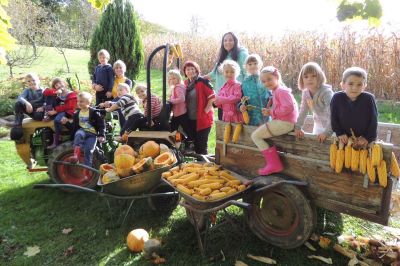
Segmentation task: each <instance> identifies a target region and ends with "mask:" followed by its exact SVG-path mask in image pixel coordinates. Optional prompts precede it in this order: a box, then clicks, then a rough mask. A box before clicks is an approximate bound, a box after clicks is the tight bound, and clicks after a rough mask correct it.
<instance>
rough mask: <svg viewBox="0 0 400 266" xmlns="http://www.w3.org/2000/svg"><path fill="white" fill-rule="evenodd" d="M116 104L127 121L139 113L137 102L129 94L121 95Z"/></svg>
mask: <svg viewBox="0 0 400 266" xmlns="http://www.w3.org/2000/svg"><path fill="white" fill-rule="evenodd" d="M116 104H117V105H118V106H119V107H121V111H122V114H123V115H124V117H125V119H128V118H129V117H130V116H131V115H134V114H138V113H141V111H140V109H139V103H138V101H137V100H136V98H135V97H134V96H132V95H130V94H125V95H123V96H122V97H121V98H119V100H118V102H117V103H116Z"/></svg>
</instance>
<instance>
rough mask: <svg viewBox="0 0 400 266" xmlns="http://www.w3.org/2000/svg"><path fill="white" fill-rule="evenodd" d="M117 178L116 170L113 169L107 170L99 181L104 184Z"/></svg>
mask: <svg viewBox="0 0 400 266" xmlns="http://www.w3.org/2000/svg"><path fill="white" fill-rule="evenodd" d="M117 180H119V177H118V174H117V172H115V171H114V170H110V171H107V173H105V174H104V175H103V177H102V178H101V182H102V183H103V184H104V185H105V184H108V183H111V182H114V181H117Z"/></svg>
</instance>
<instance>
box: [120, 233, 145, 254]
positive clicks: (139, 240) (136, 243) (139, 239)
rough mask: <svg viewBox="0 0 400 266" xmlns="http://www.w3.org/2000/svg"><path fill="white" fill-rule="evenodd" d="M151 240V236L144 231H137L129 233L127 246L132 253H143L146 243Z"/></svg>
mask: <svg viewBox="0 0 400 266" xmlns="http://www.w3.org/2000/svg"><path fill="white" fill-rule="evenodd" d="M147 240H149V234H148V233H147V231H146V230H144V229H135V230H132V231H130V232H129V234H128V236H127V237H126V245H127V246H128V249H129V250H130V251H132V252H141V251H143V248H144V243H145V242H146V241H147Z"/></svg>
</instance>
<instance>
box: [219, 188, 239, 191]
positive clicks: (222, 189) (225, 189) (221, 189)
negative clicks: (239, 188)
mask: <svg viewBox="0 0 400 266" xmlns="http://www.w3.org/2000/svg"><path fill="white" fill-rule="evenodd" d="M231 189H232V188H231V187H222V188H220V191H221V192H228V191H229V190H231ZM235 190H236V189H235Z"/></svg>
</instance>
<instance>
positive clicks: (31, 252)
mask: <svg viewBox="0 0 400 266" xmlns="http://www.w3.org/2000/svg"><path fill="white" fill-rule="evenodd" d="M38 253H40V248H39V247H38V246H33V247H27V248H26V251H25V252H24V255H25V256H28V257H33V256H36V254H38Z"/></svg>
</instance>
